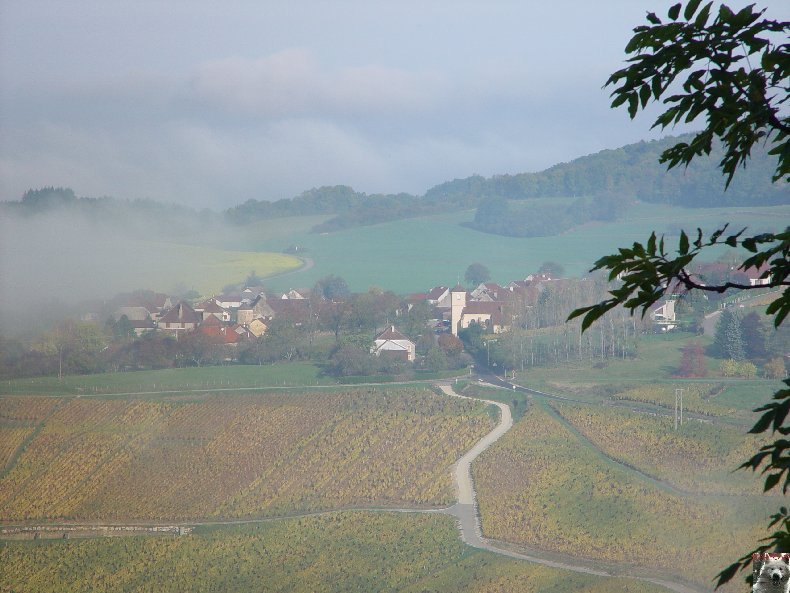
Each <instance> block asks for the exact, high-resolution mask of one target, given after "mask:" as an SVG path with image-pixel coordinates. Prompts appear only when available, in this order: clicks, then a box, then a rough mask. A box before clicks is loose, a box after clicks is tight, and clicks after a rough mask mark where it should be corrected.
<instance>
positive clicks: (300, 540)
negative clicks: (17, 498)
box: [0, 513, 665, 593]
mask: <svg viewBox="0 0 790 593" xmlns="http://www.w3.org/2000/svg"><path fill="white" fill-rule="evenodd" d="M0 546H1V547H0V567H2V569H0V591H14V592H16V593H71V592H74V593H76V592H79V593H116V592H119V591H125V592H156V593H169V592H182V591H221V592H223V593H249V592H250V591H266V592H272V593H279V592H283V593H285V592H289V593H333V592H337V593H340V592H346V591H360V592H364V593H376V592H382V593H394V592H395V591H398V592H401V593H427V592H438V591H441V592H450V591H452V592H453V593H496V592H507V593H538V592H543V593H549V592H550V593H627V592H629V593H659V592H664V591H665V589H663V588H661V587H657V586H654V585H649V584H646V583H640V582H637V581H633V580H630V579H616V578H600V577H594V576H589V575H581V574H577V573H571V572H567V571H563V570H555V569H551V568H548V567H544V566H536V565H532V564H527V563H523V562H518V561H514V560H509V559H506V558H502V557H499V556H495V555H493V554H489V553H487V552H481V551H479V550H475V549H473V548H469V547H467V546H464V545H463V544H462V543H461V542H460V540H459V539H458V531H457V529H456V526H455V521H454V519H452V518H450V517H446V516H437V515H410V514H385V513H378V514H371V513H332V514H327V515H322V516H314V517H305V518H300V519H290V520H284V521H276V522H270V523H260V524H255V525H246V526H238V527H223V528H198V529H197V530H196V531H195V532H194V533H192V534H191V535H187V536H181V537H173V536H162V537H117V538H107V539H90V540H76V539H71V540H67V541H65V540H57V541H45V540H39V541H34V542H30V541H29V542H6V543H5V544H4V545H2V544H0Z"/></svg>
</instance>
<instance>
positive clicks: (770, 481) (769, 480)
mask: <svg viewBox="0 0 790 593" xmlns="http://www.w3.org/2000/svg"><path fill="white" fill-rule="evenodd" d="M781 477H782V474H769V475H768V476H767V477H766V478H765V486H764V487H763V492H768V491H769V490H770V489H771V488H773V487H774V486H776V485H777V484H778V483H779V480H780V478H781Z"/></svg>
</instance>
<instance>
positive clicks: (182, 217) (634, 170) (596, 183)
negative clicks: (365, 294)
mask: <svg viewBox="0 0 790 593" xmlns="http://www.w3.org/2000/svg"><path fill="white" fill-rule="evenodd" d="M684 138H685V136H679V137H668V138H664V139H662V140H654V141H651V142H638V143H636V144H630V145H628V146H624V147H622V148H618V149H614V150H602V151H600V152H597V153H595V154H592V155H588V156H584V157H581V158H578V159H575V160H573V161H571V162H569V163H561V164H558V165H555V166H553V167H550V168H549V169H546V170H545V171H541V172H538V173H520V174H517V175H495V176H493V177H489V178H485V177H482V176H480V175H473V176H471V177H467V178H465V179H455V180H453V181H448V182H446V183H442V184H440V185H437V186H435V187H432V188H431V189H429V190H428V191H427V192H426V193H425V195H423V196H415V195H411V194H406V193H400V194H365V193H362V192H357V191H354V189H353V188H351V187H349V186H345V185H337V186H326V187H320V188H313V189H310V190H308V191H305V192H303V193H301V194H300V195H298V196H295V197H293V198H286V199H280V200H276V201H268V200H265V199H263V200H258V199H250V200H247V201H246V202H244V203H243V204H239V205H237V206H234V207H232V208H229V209H227V210H225V211H224V212H223V213H222V215H221V216H222V218H224V219H225V220H226V221H228V222H230V223H232V224H236V225H244V224H248V223H251V222H255V221H257V220H266V219H272V218H282V217H286V216H305V215H320V214H324V215H334V216H332V217H331V218H329V219H328V220H326V221H324V222H323V223H321V224H319V225H317V226H315V227H314V228H313V231H314V232H332V231H337V230H341V229H345V228H350V227H355V226H362V225H369V224H377V223H381V222H386V221H390V220H399V219H403V218H413V217H417V216H424V215H427V214H436V213H444V212H451V211H457V210H462V209H471V208H477V213H476V215H475V218H474V221H473V222H471V223H470V226H471V227H472V228H475V229H477V230H480V231H482V232H486V233H494V234H502V235H511V236H518V237H533V236H550V235H556V234H558V233H560V232H563V231H565V230H567V229H569V228H571V227H573V226H575V225H578V224H582V223H585V222H589V221H591V220H615V219H616V218H617V217H619V216H620V215H621V214H622V213H623V212H624V211H625V209H626V208H627V206H628V204H630V203H633V202H634V201H636V200H640V201H644V202H653V203H661V204H671V205H678V206H687V207H697V208H699V207H702V208H704V207H714V206H736V205H738V206H743V205H754V206H768V205H775V204H786V203H788V202H789V201H790V188H788V187H787V185H786V184H784V183H782V182H781V181H780V182H778V183H771V182H770V181H769V180H770V179H771V172H772V171H773V169H774V165H773V162H774V159H773V157H770V156H768V155H767V153H766V151H765V150H764V148H763V147H759V148H758V150H756V151H754V153H753V154H752V156H751V159H750V161H749V166H748V167H746V168H745V169H744V170H743V171H741V172H740V173H739V175H737V176H736V177H735V178H734V179H733V182H732V184H731V185H730V187H729V188H728V189H727V191H726V192H725V188H724V180H723V178H722V177H721V174H720V173H719V171H718V169H717V163H718V162H719V161H720V160H721V157H722V153H721V149H720V147H718V146H714V149H713V151H712V153H711V156H710V157H705V158H698V159H695V160H694V161H693V162H692V163H691V164H690V165H689V166H688V168H686V169H683V168H676V169H673V170H671V171H667V170H666V168H665V166H664V165H662V164H659V162H658V158H659V155H660V154H661V152H662V151H664V150H665V149H666V148H667V147H669V146H670V145H672V144H674V143H676V142H677V141H678V140H683V139H684ZM533 198H577V199H576V200H574V201H572V202H570V203H568V202H567V200H564V201H563V203H562V206H561V207H558V205H557V204H552V203H547V202H544V203H537V204H536V203H535V202H532V201H530V202H523V201H526V200H532V199H533ZM519 202H523V203H519ZM57 208H65V209H69V210H72V211H79V212H82V213H85V214H86V215H88V216H90V217H92V218H96V219H102V220H106V219H113V218H115V219H118V220H124V219H126V217H128V215H129V214H132V213H134V214H144V215H145V219H146V220H147V221H149V222H151V223H152V224H154V225H155V224H156V221H157V220H161V219H163V218H168V219H171V218H172V217H173V216H177V217H178V219H179V221H180V222H181V224H182V225H183V224H185V223H189V224H190V225H208V224H211V223H215V222H219V219H220V216H219V215H217V214H216V213H214V212H211V211H208V210H204V211H201V212H198V211H195V210H192V209H190V208H187V207H184V206H178V205H174V204H169V205H167V204H160V203H157V202H153V201H150V200H118V199H114V198H106V197H103V198H81V197H77V196H76V195H75V194H74V192H73V191H72V190H71V189H68V188H54V187H47V188H43V189H38V190H30V191H28V192H26V193H25V195H24V196H23V197H22V199H21V201H18V202H3V203H0V209H2V210H0V211H6V212H9V213H12V212H15V213H19V214H23V215H32V214H37V213H41V212H46V211H50V210H53V209H57Z"/></svg>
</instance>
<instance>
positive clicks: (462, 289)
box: [450, 284, 466, 292]
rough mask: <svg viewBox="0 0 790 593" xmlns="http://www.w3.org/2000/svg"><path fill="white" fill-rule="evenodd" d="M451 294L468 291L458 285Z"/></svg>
mask: <svg viewBox="0 0 790 593" xmlns="http://www.w3.org/2000/svg"><path fill="white" fill-rule="evenodd" d="M450 292H466V289H465V288H464V287H463V286H461V285H460V284H456V285H455V286H454V287H453V289H452V290H451V291H450Z"/></svg>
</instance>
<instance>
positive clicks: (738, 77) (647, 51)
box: [604, 0, 790, 186]
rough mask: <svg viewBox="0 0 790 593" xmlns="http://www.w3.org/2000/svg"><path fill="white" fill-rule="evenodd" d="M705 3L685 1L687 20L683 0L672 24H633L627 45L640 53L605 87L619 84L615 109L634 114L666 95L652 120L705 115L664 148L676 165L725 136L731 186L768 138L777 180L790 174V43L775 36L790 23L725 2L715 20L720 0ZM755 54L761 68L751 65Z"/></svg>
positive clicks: (652, 18)
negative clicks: (687, 138)
mask: <svg viewBox="0 0 790 593" xmlns="http://www.w3.org/2000/svg"><path fill="white" fill-rule="evenodd" d="M700 4H701V2H700V0H691V1H690V2H688V3H687V4H686V7H685V9H684V10H683V18H684V19H685V20H680V10H681V4H675V5H674V6H672V7H671V8H670V9H669V11H668V13H667V17H668V19H669V22H663V21H662V20H661V19H660V18H658V17H657V16H656V15H655V14H654V13H648V15H647V20H648V22H649V24H648V25H643V26H639V27H636V28H635V29H634V36H633V37H632V38H631V40H630V42H629V43H628V45H627V46H626V48H625V51H626V53H629V54H635V55H633V57H631V58H629V59H628V63H629V66H627V67H626V68H623V69H621V70H618V71H617V72H615V73H614V74H612V75H611V76H610V77H609V79H608V80H607V81H606V84H605V85H604V86H610V85H613V86H614V87H615V88H614V90H613V91H612V94H611V96H612V97H613V100H612V107H619V106H621V105H627V108H628V114H629V116H630V117H631V118H632V119H633V118H634V117H636V115H637V112H638V111H639V109H644V108H645V107H646V106H647V104H648V103H649V102H650V101H651V100H652V101H659V100H661V102H662V103H663V104H664V105H666V106H667V107H668V108H667V109H666V110H665V111H664V112H663V113H661V114H660V115H659V116H658V117H657V118H656V120H655V122H654V123H653V127H654V128H656V127H659V128H661V129H665V128H667V127H669V126H674V125H676V124H678V123H681V122H683V123H690V122H693V121H695V120H696V119H697V117H698V116H700V115H703V114H704V116H705V118H706V120H707V125H706V127H705V129H704V130H702V131H701V132H699V133H697V134H696V136H695V137H694V138H693V140H692V141H691V142H689V143H686V142H680V143H678V144H676V145H675V146H673V147H671V148H669V149H667V150H666V151H664V153H663V154H662V156H661V158H660V162H662V163H667V165H668V167H669V168H672V167H674V166H676V165H678V164H684V165H686V166H688V164H689V163H690V162H691V161H692V160H693V159H694V158H695V157H697V156H701V155H702V154H710V152H711V148H712V142H713V139H714V138H719V139H720V140H722V141H723V143H724V144H725V145H726V146H727V148H728V150H727V151H725V154H724V157H723V158H722V160H721V162H720V163H719V166H720V167H721V169H722V171H723V172H724V173H725V176H726V186H729V184H730V182H731V181H732V178H733V176H734V175H735V172H736V170H737V169H738V166H739V165H745V164H746V161H747V159H748V158H749V155H750V153H751V149H752V146H754V144H755V143H757V142H768V143H769V144H772V145H773V146H772V148H771V150H769V154H772V155H774V156H776V157H777V159H778V162H777V167H776V170H775V172H774V176H773V180H774V181H777V180H779V179H782V178H784V180H785V181H788V180H790V147H788V141H790V119H788V117H787V115H786V111H785V112H784V115H783V111H782V110H783V104H785V103H786V102H787V101H788V88H790V87H789V85H788V72H790V58H788V51H789V50H790V44H788V43H782V44H775V43H772V40H771V39H772V37H776V38H779V39H782V40H786V39H787V38H788V33H790V24H789V23H787V22H781V21H775V20H769V19H762V18H761V17H762V15H763V13H764V12H765V11H756V10H755V8H754V5H750V6H746V7H745V8H743V9H741V10H739V11H737V12H734V11H733V10H731V9H730V8H729V7H727V6H726V5H722V6H720V7H719V9H718V11H717V14H716V16H715V18H713V20H712V21H711V7H712V5H713V2H708V3H707V4H705V5H704V6H702V8H700ZM752 57H753V58H754V63H755V64H759V66H758V67H752V66H751V64H752V59H750V58H752ZM684 73H686V77H685V80H683V81H682V83H681V84H679V85H678V84H677V83H676V81H677V79H678V77H679V76H681V75H682V74H684ZM667 92H669V93H671V94H669V95H668V96H666V97H664V98H663V99H661V98H662V96H663V95H665V93H667Z"/></svg>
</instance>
